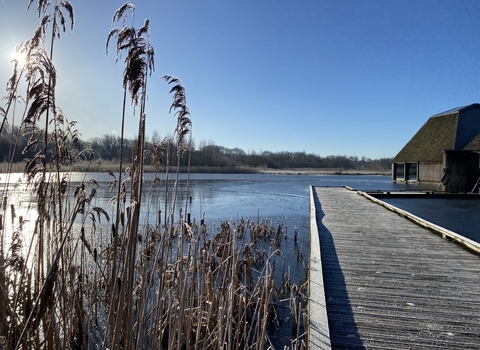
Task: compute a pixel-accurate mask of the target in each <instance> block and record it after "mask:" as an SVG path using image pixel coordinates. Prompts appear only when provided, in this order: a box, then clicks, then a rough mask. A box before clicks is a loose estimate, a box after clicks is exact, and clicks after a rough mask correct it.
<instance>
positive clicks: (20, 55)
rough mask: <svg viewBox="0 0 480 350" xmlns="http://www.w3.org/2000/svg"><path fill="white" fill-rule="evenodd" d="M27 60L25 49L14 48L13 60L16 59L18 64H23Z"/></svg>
mask: <svg viewBox="0 0 480 350" xmlns="http://www.w3.org/2000/svg"><path fill="white" fill-rule="evenodd" d="M26 60H27V55H26V54H25V52H23V51H18V50H13V52H12V61H15V62H16V63H17V64H19V65H21V66H23V65H24V64H25V61H26Z"/></svg>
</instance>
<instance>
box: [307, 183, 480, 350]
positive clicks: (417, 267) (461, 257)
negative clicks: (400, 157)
mask: <svg viewBox="0 0 480 350" xmlns="http://www.w3.org/2000/svg"><path fill="white" fill-rule="evenodd" d="M314 190H315V191H314V192H315V193H316V196H317V198H316V201H315V204H316V219H317V226H318V230H319V235H320V247H321V258H322V269H323V278H324V286H325V297H326V304H327V315H328V322H329V330H330V341H331V346H332V348H333V349H338V348H349V349H352V348H367V349H409V348H410V349H425V348H429V349H446V348H448V349H466V348H468V349H480V257H479V256H478V255H475V254H473V253H471V252H469V251H467V250H465V249H464V248H462V247H461V246H459V245H458V244H455V243H453V242H450V241H447V240H444V239H442V238H441V237H440V236H438V235H435V234H433V233H432V232H431V231H429V230H428V229H425V228H422V227H420V226H418V225H416V224H415V223H413V222H411V221H409V220H407V219H405V218H403V217H401V216H399V215H397V214H396V213H394V212H392V211H390V210H387V209H385V208H384V207H382V206H380V205H378V204H376V203H373V202H372V201H370V200H368V199H366V198H364V197H362V196H359V195H358V194H357V193H356V192H353V191H348V190H346V189H344V188H321V187H316V188H315V189H314Z"/></svg>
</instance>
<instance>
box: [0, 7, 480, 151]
mask: <svg viewBox="0 0 480 350" xmlns="http://www.w3.org/2000/svg"><path fill="white" fill-rule="evenodd" d="M124 2H125V1H116V0H108V1H107V0H103V1H98V0H96V1H94V0H82V1H79V0H71V1H70V3H71V4H72V6H73V7H74V10H75V20H76V23H75V28H74V31H73V32H70V31H69V30H67V32H66V33H64V34H63V35H62V37H61V39H60V40H59V41H57V42H56V44H55V53H54V63H55V65H56V68H57V71H58V72H57V74H58V77H57V79H58V82H57V105H58V106H59V107H60V108H61V109H62V110H63V112H64V114H65V116H66V117H67V118H68V119H69V120H75V121H77V122H78V123H79V124H78V129H79V131H80V132H81V133H82V135H83V138H84V139H88V138H91V137H94V136H102V135H103V134H107V133H111V132H119V131H120V117H121V107H122V87H121V79H122V72H123V65H122V62H121V61H120V62H118V63H117V64H115V55H114V51H113V47H112V50H111V52H110V53H109V55H108V56H106V55H105V42H106V38H107V35H108V32H109V31H110V29H111V28H112V22H111V20H112V16H113V13H114V11H115V10H116V9H117V8H119V7H120V6H121V5H123V4H124ZM132 2H133V3H134V4H135V6H136V8H137V12H136V15H135V23H134V26H135V27H140V26H141V25H142V24H143V21H144V19H145V18H149V19H150V28H151V33H150V39H151V44H152V46H153V47H154V49H155V54H156V56H155V57H156V59H155V65H156V66H155V68H156V71H155V73H154V74H153V76H152V77H151V78H150V79H149V82H148V88H147V89H148V102H147V133H149V134H151V133H153V131H154V130H156V131H158V133H159V134H160V135H161V136H162V137H163V136H166V135H167V134H172V133H173V130H174V127H175V120H174V117H173V115H169V114H168V111H169V107H170V102H171V96H170V95H169V94H168V92H169V87H168V86H167V84H166V83H165V82H164V81H163V80H162V79H161V77H162V76H163V75H165V74H170V75H175V76H177V77H179V78H180V79H181V80H182V81H183V84H184V86H185V88H186V92H187V102H188V106H189V108H190V111H191V114H192V123H193V137H194V140H195V141H196V143H197V146H198V145H199V144H200V142H201V141H206V142H210V143H215V144H217V145H220V146H225V147H228V148H234V147H239V148H241V149H243V150H244V151H246V152H248V151H255V152H261V151H272V152H277V151H292V152H293V151H305V152H307V153H315V154H319V155H321V156H328V155H347V156H358V157H362V156H366V157H369V158H381V157H393V156H395V155H396V154H397V153H398V152H399V151H400V149H401V148H402V147H403V146H404V144H405V143H406V142H408V140H410V138H411V137H412V136H413V135H414V134H415V133H416V131H417V130H418V129H419V128H420V127H421V126H422V125H423V124H424V123H425V122H426V120H427V119H428V118H429V117H430V116H432V115H434V114H436V113H439V112H442V111H444V110H448V109H451V108H454V107H458V106H462V105H467V104H470V103H475V102H480V98H479V97H478V95H479V93H480V41H479V38H480V21H479V18H480V1H477V0H471V1H469V0H461V1H458V0H443V1H442V0H421V1H418V0H363V1H358V0H330V1H323V0H290V1H286V0H242V1H239V0H228V1H223V0H215V1H213V0H202V1H193V0H175V1H168V2H167V1H160V0H148V1H147V0H138V1H132ZM27 3H28V1H27V0H3V1H0V23H2V34H1V35H0V84H6V82H7V80H8V78H9V77H10V75H11V73H12V69H13V65H12V64H11V63H10V60H11V52H12V51H13V49H14V47H15V46H16V45H17V44H18V43H20V42H21V41H25V40H28V39H29V38H30V37H31V35H32V33H33V30H34V29H35V28H36V27H37V26H38V24H39V20H38V18H37V16H36V6H37V1H35V2H34V3H33V4H32V8H31V9H30V11H29V12H26V11H25V9H26V5H27ZM127 24H129V22H127ZM2 86H5V85H2ZM2 89H3V88H2ZM2 91H3V90H2ZM2 95H4V94H2ZM137 122H138V118H137V117H136V116H133V114H132V112H131V110H129V115H128V117H127V136H128V137H131V138H133V137H134V135H135V132H136V130H137Z"/></svg>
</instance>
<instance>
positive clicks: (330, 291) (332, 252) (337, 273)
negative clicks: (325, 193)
mask: <svg viewBox="0 0 480 350" xmlns="http://www.w3.org/2000/svg"><path fill="white" fill-rule="evenodd" d="M314 194H315V195H314V200H315V207H316V211H317V212H316V214H317V226H318V231H319V235H320V249H321V255H322V269H323V279H324V284H325V298H326V304H327V315H328V323H329V329H330V341H331V345H332V348H333V349H342V348H345V349H346V348H348V349H365V347H364V345H363V342H362V340H361V338H360V335H359V333H358V329H357V326H356V323H355V319H354V316H353V310H352V306H351V304H350V300H349V296H348V292H347V286H346V284H345V277H344V275H343V272H342V269H341V267H340V263H339V260H338V256H337V251H336V248H335V244H334V241H333V237H332V234H331V232H330V231H329V230H328V229H327V228H326V227H325V225H324V224H323V223H322V219H323V217H324V216H325V213H324V212H323V210H322V205H321V203H320V201H319V199H318V196H317V192H316V190H314Z"/></svg>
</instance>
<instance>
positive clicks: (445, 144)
mask: <svg viewBox="0 0 480 350" xmlns="http://www.w3.org/2000/svg"><path fill="white" fill-rule="evenodd" d="M479 154H480V104H478V103H474V104H471V105H468V106H463V107H459V108H454V109H450V110H448V111H445V112H443V113H439V114H436V115H434V116H432V117H430V119H428V121H427V122H426V123H425V124H424V125H423V126H422V127H421V128H420V130H419V131H418V132H417V133H416V134H415V135H414V136H413V137H412V139H411V140H410V141H409V142H408V143H407V144H406V145H405V146H404V147H403V148H402V150H401V151H400V152H399V153H398V154H397V155H396V156H395V157H394V158H393V160H392V179H393V181H395V182H399V181H404V182H409V181H412V182H425V183H438V184H439V188H441V190H443V191H448V192H461V191H471V190H472V189H473V188H474V187H475V184H476V183H477V181H478V179H479V176H480V169H479V167H480V163H479ZM440 185H441V186H440Z"/></svg>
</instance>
